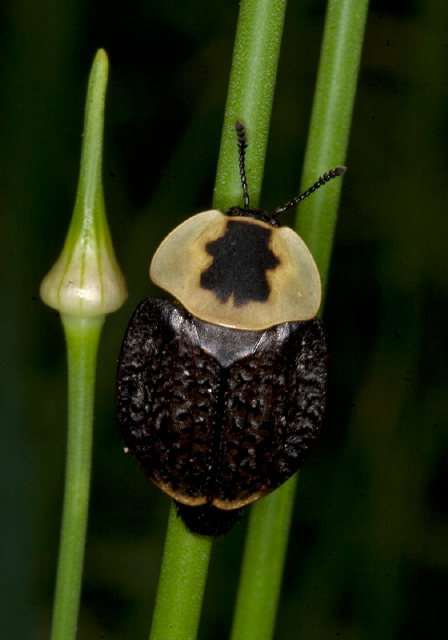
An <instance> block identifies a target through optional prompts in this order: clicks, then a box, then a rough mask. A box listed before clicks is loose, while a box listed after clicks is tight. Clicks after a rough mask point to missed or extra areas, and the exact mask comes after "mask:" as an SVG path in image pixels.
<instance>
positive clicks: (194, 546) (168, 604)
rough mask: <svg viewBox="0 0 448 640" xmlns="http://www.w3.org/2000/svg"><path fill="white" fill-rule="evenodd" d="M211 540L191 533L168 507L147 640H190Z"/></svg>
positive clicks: (195, 620)
mask: <svg viewBox="0 0 448 640" xmlns="http://www.w3.org/2000/svg"><path fill="white" fill-rule="evenodd" d="M211 546H212V538H208V537H205V536H198V535H195V534H193V533H191V532H190V531H189V530H188V529H187V528H186V526H185V525H184V523H183V521H182V520H181V519H180V518H179V517H177V513H176V508H175V506H174V503H173V504H172V505H171V510H170V517H169V521H168V532H167V537H166V540H165V549H164V553H163V562H162V569H161V572H160V579H159V586H158V591H157V601H156V606H155V610H154V617H153V622H152V628H151V634H150V638H151V640H193V639H194V638H195V637H196V634H197V629H198V626H199V619H200V615H201V606H202V598H203V595H204V589H205V581H206V578H207V570H208V564H209V559H210V552H211Z"/></svg>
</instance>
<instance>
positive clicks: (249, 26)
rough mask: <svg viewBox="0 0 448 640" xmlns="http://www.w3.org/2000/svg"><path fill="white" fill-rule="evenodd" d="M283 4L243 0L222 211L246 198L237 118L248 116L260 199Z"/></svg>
mask: <svg viewBox="0 0 448 640" xmlns="http://www.w3.org/2000/svg"><path fill="white" fill-rule="evenodd" d="M285 10H286V0H243V1H242V2H241V6H240V14H239V18H238V27H237V32H236V39H235V47H234V52H233V61H232V70H231V73H230V80H229V91H228V94H227V103H226V111H225V115H224V126H223V132H222V138H221V149H220V154H219V161H218V171H217V174H216V183H215V193H214V198H213V206H214V207H216V208H217V209H220V210H221V211H225V210H226V209H228V208H229V207H231V206H234V205H236V204H241V205H242V204H243V202H242V190H241V179H240V174H239V170H238V161H237V158H238V155H237V149H236V143H235V140H236V135H235V121H236V120H242V121H243V122H244V124H245V125H246V127H247V130H248V135H249V139H250V144H249V147H248V149H247V151H246V158H247V160H246V164H247V167H248V172H249V174H250V198H251V200H250V204H251V206H254V207H256V206H257V205H258V203H259V200H260V192H261V183H262V181H263V171H264V162H265V156H266V148H267V143H268V134H269V122H270V118H271V111H272V102H273V99H274V90H275V82H276V78H277V66H278V60H279V56H280V45H281V38H282V32H283V24H284V19H285Z"/></svg>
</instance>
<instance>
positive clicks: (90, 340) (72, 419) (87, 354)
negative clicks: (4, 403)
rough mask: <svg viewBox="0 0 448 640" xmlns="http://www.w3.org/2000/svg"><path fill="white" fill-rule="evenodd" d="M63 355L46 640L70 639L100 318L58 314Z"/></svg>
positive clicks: (86, 503)
mask: <svg viewBox="0 0 448 640" xmlns="http://www.w3.org/2000/svg"><path fill="white" fill-rule="evenodd" d="M62 323H63V326H64V331H65V337H66V343H67V356H68V442H67V465H66V472H65V495H64V510H63V516H62V530H61V544H60V549H59V562H58V572H57V582H56V595H55V602H54V610H53V626H52V634H51V638H52V640H72V639H74V638H75V637H76V630H77V623H78V610H79V600H80V593H81V581H82V568H83V561H84V547H85V536H86V527H87V514H88V507H89V488H90V468H91V458H92V423H93V401H94V390H95V366H96V356H97V351H98V343H99V338H100V335H101V329H102V327H103V323H104V316H101V317H96V318H75V317H73V316H67V315H63V316H62Z"/></svg>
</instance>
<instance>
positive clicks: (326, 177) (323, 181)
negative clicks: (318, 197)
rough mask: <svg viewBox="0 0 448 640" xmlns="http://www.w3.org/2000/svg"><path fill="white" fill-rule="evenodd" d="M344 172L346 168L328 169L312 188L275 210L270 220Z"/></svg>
mask: <svg viewBox="0 0 448 640" xmlns="http://www.w3.org/2000/svg"><path fill="white" fill-rule="evenodd" d="M346 171H347V167H336V168H335V169H330V171H329V172H328V173H324V175H323V176H321V177H320V178H319V180H317V182H315V183H314V184H313V186H312V187H310V188H309V189H307V190H306V191H305V192H304V193H301V194H300V196H297V197H295V198H293V199H292V200H290V201H289V202H287V203H286V204H285V205H284V206H283V207H278V209H276V210H275V211H274V213H273V214H272V218H273V219H275V218H276V217H277V216H278V215H280V214H281V213H283V212H284V211H286V210H287V209H290V208H291V207H294V206H295V205H296V204H299V202H302V200H305V198H308V196H310V195H311V194H312V193H314V192H315V191H316V189H319V188H320V187H322V186H323V185H324V184H326V183H327V182H329V181H330V180H331V179H332V178H337V177H339V176H342V175H343V174H344V173H345V172H346Z"/></svg>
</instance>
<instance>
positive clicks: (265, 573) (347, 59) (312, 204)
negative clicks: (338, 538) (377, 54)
mask: <svg viewBox="0 0 448 640" xmlns="http://www.w3.org/2000/svg"><path fill="white" fill-rule="evenodd" d="M367 8H368V2H367V0H330V1H329V4H328V11H327V16H326V23H325V32H324V39H323V44H322V51H321V59H320V64H319V73H318V79H317V86H316V92H315V97H314V103H313V113H312V119H311V127H310V133H309V138H308V145H307V151H306V158H305V165H304V171H303V178H302V191H303V190H305V189H306V188H308V187H309V186H310V185H311V184H313V183H314V181H315V180H316V178H317V176H319V175H321V174H322V173H323V172H324V171H326V170H328V169H330V168H332V167H333V166H336V165H340V164H344V161H345V154H346V149H347V144H348V136H349V131H350V121H351V115H352V111H353V104H354V100H355V94H356V84H357V77H358V70H359V64H360V59H361V49H362V42H363V36H364V28H365V20H366V16H367ZM254 99H255V98H254ZM341 186H342V181H341V180H340V179H338V180H334V181H332V183H330V184H329V185H326V186H325V187H323V188H321V189H320V190H318V191H317V192H316V193H315V194H314V195H313V197H312V198H309V199H308V201H305V202H304V203H303V204H302V205H301V206H300V216H299V224H298V226H297V229H298V231H299V233H300V235H301V236H302V237H303V239H304V240H305V242H306V243H307V245H308V247H309V248H310V251H311V253H312V254H313V256H314V258H315V260H316V263H317V265H318V267H319V270H320V273H321V278H322V283H323V290H324V291H325V286H326V282H327V277H328V269H329V264H330V256H331V249H332V243H333V235H334V229H335V223H336V212H337V206H338V202H339V194H340V189H341ZM295 484H296V480H293V481H292V482H291V481H290V482H288V483H285V484H284V485H283V486H282V487H280V488H279V489H278V490H277V491H275V492H274V493H273V494H272V495H271V496H268V497H267V498H265V499H264V500H261V501H260V502H259V503H257V504H255V505H254V506H253V507H252V512H251V517H250V522H249V530H248V535H247V541H246V548H245V552H244V558H243V567H242V573H241V581H240V586H239V591H238V599H237V605H236V611H235V618H234V624H233V629H232V636H231V637H232V640H269V639H270V638H272V637H273V632H274V625H275V609H276V604H277V602H278V597H279V589H280V585H281V579H282V574H283V566H284V559H285V553H286V541H287V526H289V522H290V520H291V514H292V510H293V505H294V496H295V490H294V489H295ZM261 523H263V525H262V524H261ZM266 558H269V562H267V561H266Z"/></svg>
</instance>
